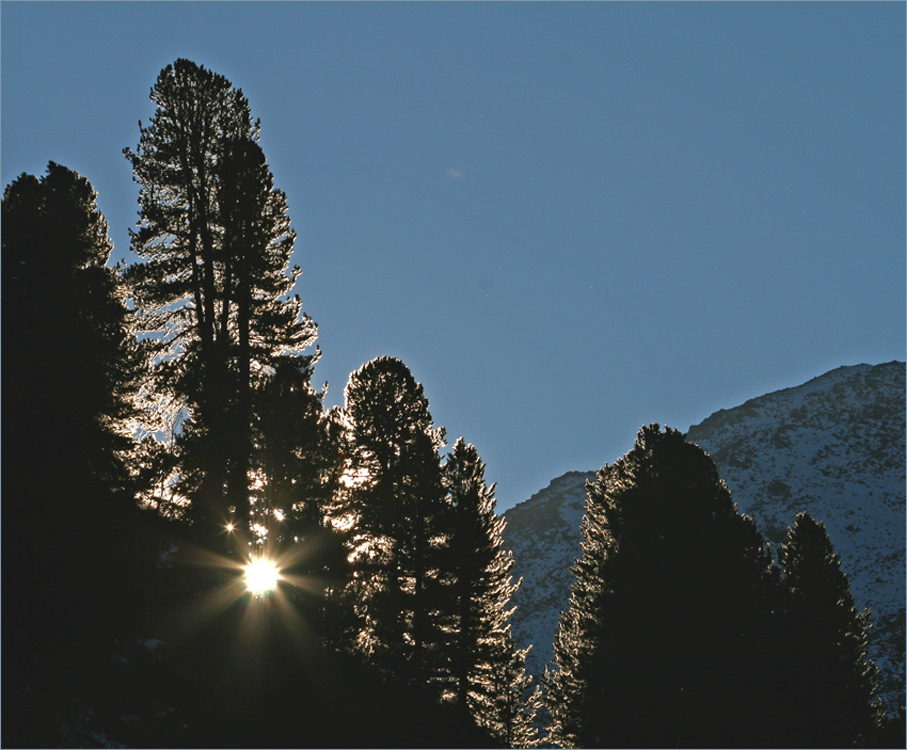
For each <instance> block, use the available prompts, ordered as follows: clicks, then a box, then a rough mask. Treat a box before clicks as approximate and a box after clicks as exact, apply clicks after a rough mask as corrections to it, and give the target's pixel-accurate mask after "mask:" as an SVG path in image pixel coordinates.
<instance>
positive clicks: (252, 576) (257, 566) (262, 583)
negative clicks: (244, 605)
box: [246, 557, 280, 596]
mask: <svg viewBox="0 0 907 750" xmlns="http://www.w3.org/2000/svg"><path fill="white" fill-rule="evenodd" d="M278 580H280V571H278V570H277V566H276V565H275V564H274V562H273V561H272V560H269V559H267V558H266V557H255V558H252V559H251V560H250V561H249V564H248V565H246V588H247V589H249V591H250V592H251V593H252V594H253V595H255V596H264V595H265V594H267V593H268V592H269V591H273V590H274V589H276V588H277V581H278Z"/></svg>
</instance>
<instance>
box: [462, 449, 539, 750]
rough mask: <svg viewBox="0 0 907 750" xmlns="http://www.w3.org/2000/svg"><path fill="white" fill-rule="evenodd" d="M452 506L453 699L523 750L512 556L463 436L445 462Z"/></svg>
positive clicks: (525, 700) (524, 692)
mask: <svg viewBox="0 0 907 750" xmlns="http://www.w3.org/2000/svg"><path fill="white" fill-rule="evenodd" d="M444 472H445V480H446V483H447V487H448V494H449V496H450V500H451V504H452V506H453V526H452V534H451V537H450V543H449V547H448V555H449V556H448V560H449V563H448V565H447V566H446V570H447V573H448V576H449V579H450V587H451V589H452V592H453V594H454V597H455V601H456V610H455V611H456V616H455V618H454V619H453V620H452V622H451V624H450V633H451V642H450V643H449V644H448V646H447V649H446V650H447V651H449V653H450V664H451V667H450V678H449V682H450V686H449V688H448V690H449V691H450V692H451V693H452V696H453V702H454V703H456V704H457V705H459V706H466V707H468V708H469V710H470V713H471V714H472V715H473V717H474V718H475V719H476V722H477V723H478V724H479V725H480V726H482V727H485V728H486V729H487V730H488V731H489V732H490V733H491V735H492V736H493V737H495V738H496V739H498V741H500V742H501V743H502V744H504V745H505V746H506V747H518V746H522V747H525V746H528V745H530V744H533V743H534V742H535V741H536V739H537V737H536V734H535V731H534V729H533V721H534V719H535V710H534V709H535V708H536V705H535V702H534V699H533V698H532V695H531V690H532V687H531V685H532V678H531V677H530V676H529V675H527V674H526V671H525V660H526V652H528V649H527V650H526V651H519V650H518V649H517V648H516V646H515V644H514V642H513V639H512V637H511V634H510V625H509V623H508V620H509V619H510V616H511V615H512V614H513V611H514V610H513V609H512V608H510V598H511V596H512V595H513V594H514V592H515V591H516V590H517V589H518V588H519V582H516V583H515V582H514V581H513V578H512V571H513V564H514V563H513V557H512V554H511V553H510V552H509V551H507V550H505V549H504V537H503V532H504V526H505V525H506V521H505V519H504V517H503V516H499V515H498V514H497V513H495V497H494V485H492V486H490V487H489V486H488V485H486V484H485V465H484V463H483V462H482V460H481V459H480V458H479V455H478V452H477V451H476V449H475V447H474V446H473V445H467V444H466V443H465V442H464V441H463V439H462V438H460V439H458V440H457V442H456V443H455V444H454V447H453V450H452V451H451V452H450V454H449V455H448V457H447V461H446V463H445V465H444Z"/></svg>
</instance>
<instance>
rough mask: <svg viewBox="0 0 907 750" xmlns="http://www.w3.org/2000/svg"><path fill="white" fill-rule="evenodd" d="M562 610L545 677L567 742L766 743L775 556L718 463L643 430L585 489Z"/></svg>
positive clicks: (554, 735)
mask: <svg viewBox="0 0 907 750" xmlns="http://www.w3.org/2000/svg"><path fill="white" fill-rule="evenodd" d="M587 491H588V500H587V504H586V515H585V517H584V519H583V522H582V536H583V542H582V548H583V556H582V557H581V558H580V559H579V560H577V562H576V565H575V568H574V572H575V575H576V581H575V583H574V586H573V588H572V590H571V594H570V606H569V609H568V610H567V611H566V612H564V613H563V615H562V618H561V621H560V624H559V627H558V632H557V636H556V641H555V644H554V654H555V664H556V667H555V669H554V671H553V672H551V673H548V674H547V675H546V677H545V683H546V699H547V707H548V709H549V711H550V713H551V717H552V727H551V736H550V739H551V740H552V741H553V742H555V743H556V744H559V745H562V746H566V747H605V746H612V747H692V746H696V747H716V746H717V747H746V746H760V747H761V746H764V745H763V744H762V743H763V741H764V735H763V733H762V731H761V730H762V726H761V724H762V718H761V717H760V714H759V712H758V711H756V710H754V707H755V706H764V705H766V703H767V702H768V703H770V702H771V697H770V696H771V685H770V683H769V682H768V675H767V674H766V673H765V666H764V665H765V660H766V659H767V655H768V654H769V653H770V649H769V644H768V642H767V641H766V633H767V632H768V628H769V626H770V620H771V603H770V602H771V598H770V597H771V591H772V589H773V576H772V566H771V560H770V557H769V555H768V552H767V548H766V546H765V545H764V543H763V541H762V539H761V537H760V535H759V534H758V532H757V531H756V529H755V526H754V525H753V523H752V521H750V520H749V519H748V518H745V517H743V516H740V515H738V513H737V511H736V508H735V506H734V504H733V502H732V501H731V496H730V493H729V492H728V490H727V487H726V486H725V485H724V483H723V482H722V481H721V480H720V478H719V477H718V473H717V471H716V469H715V466H714V464H713V463H712V460H711V459H710V458H709V457H708V455H706V454H705V453H704V452H703V451H702V450H701V449H700V448H698V447H697V446H695V445H692V444H689V443H686V442H685V440H684V438H683V435H682V434H680V433H679V432H677V431H675V430H671V429H668V430H666V431H661V429H660V428H659V427H658V425H650V426H647V427H644V428H642V429H641V430H640V432H639V434H638V436H637V440H636V444H635V446H634V447H633V449H632V450H631V451H630V452H629V453H627V454H626V455H625V456H623V457H622V458H621V459H619V460H618V461H617V462H615V463H614V464H611V465H607V466H605V467H604V468H602V469H601V470H600V471H599V472H598V474H597V476H596V479H595V481H594V482H591V483H590V484H589V485H588V489H587Z"/></svg>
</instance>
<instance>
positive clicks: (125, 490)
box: [2, 162, 142, 718]
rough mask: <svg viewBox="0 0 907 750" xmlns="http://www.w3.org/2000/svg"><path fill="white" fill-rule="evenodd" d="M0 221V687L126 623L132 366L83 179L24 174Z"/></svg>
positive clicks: (130, 611)
mask: <svg viewBox="0 0 907 750" xmlns="http://www.w3.org/2000/svg"><path fill="white" fill-rule="evenodd" d="M2 222H3V235H2V261H3V275H4V280H3V320H4V323H3V347H4V348H3V388H4V404H3V427H4V438H6V439H4V441H3V526H4V529H5V532H4V538H3V543H4V564H3V590H4V597H5V601H6V602H7V603H9V604H10V606H8V607H7V608H6V609H5V610H4V629H3V632H4V636H3V645H4V650H3V652H4V677H5V679H6V675H7V669H10V670H11V671H13V672H16V671H17V670H18V668H19V666H20V663H26V662H27V660H28V659H35V660H36V661H42V662H44V663H45V665H47V666H48V668H49V669H52V670H58V669H60V668H61V666H60V665H62V664H63V663H66V664H67V665H71V664H72V662H73V661H74V660H77V659H79V658H81V655H83V654H84V655H87V654H90V653H95V652H94V647H95V646H99V645H101V644H104V643H106V642H107V641H109V640H110V639H111V638H112V637H114V634H116V633H117V632H118V631H119V630H120V629H121V628H122V627H124V626H125V625H126V624H127V623H128V622H130V621H131V618H133V617H134V616H135V615H136V612H137V609H138V607H139V605H140V602H139V601H137V595H136V592H135V591H134V589H133V588H132V586H131V584H132V583H133V576H134V574H135V570H134V568H133V567H132V565H131V560H132V557H131V552H132V549H131V545H132V543H133V542H134V541H135V539H134V538H133V537H132V536H131V535H132V533H133V528H134V524H135V523H136V515H137V509H136V505H135V501H134V491H135V484H134V477H133V476H132V475H131V472H130V470H129V465H128V458H129V452H130V449H131V446H132V441H131V439H130V437H129V432H130V423H131V420H132V418H133V417H134V414H133V410H132V406H131V396H132V393H133V390H134V388H135V387H136V385H137V379H138V376H139V368H140V366H141V364H142V356H141V351H140V348H139V346H138V344H137V343H136V341H135V337H134V335H133V333H132V331H131V328H130V318H131V315H130V311H129V310H128V308H127V306H126V304H125V303H124V294H123V291H122V288H121V284H120V279H119V276H118V273H117V270H116V269H114V268H110V267H108V266H107V263H108V260H109V258H110V254H111V251H112V249H113V246H112V244H111V242H110V239H109V236H108V229H107V222H106V220H105V219H104V216H103V215H102V214H101V212H100V210H99V209H98V206H97V196H96V193H95V191H94V189H93V188H92V186H91V184H90V183H89V181H88V180H87V179H85V178H84V177H82V176H81V175H79V174H77V173H76V172H73V171H72V170H70V169H67V168H66V167H63V166H61V165H58V164H55V163H53V162H51V163H50V164H49V166H48V168H47V174H46V175H45V176H43V177H41V178H40V179H39V178H38V177H35V176H32V175H26V174H23V175H22V176H20V177H19V178H18V179H16V180H15V181H14V182H13V183H11V184H10V185H9V186H7V188H6V190H5V191H4V195H3V204H2ZM61 623H65V627H61V626H60V624H61ZM23 633H27V634H28V639H29V642H30V643H33V644H40V648H39V649H31V648H28V647H27V646H26V647H25V648H23V643H22V641H21V638H22V635H23ZM14 638H15V639H17V640H16V641H15V642H14V641H13V640H11V639H14ZM34 668H35V667H34V665H33V664H32V665H29V666H27V667H26V668H25V669H26V672H27V674H25V675H22V674H20V675H19V678H21V679H32V678H33V677H34V675H33V674H32V671H33V670H34ZM19 678H11V684H13V683H15V684H17V685H19V684H20V679H19ZM25 684H28V683H25ZM4 718H6V713H5V714H4Z"/></svg>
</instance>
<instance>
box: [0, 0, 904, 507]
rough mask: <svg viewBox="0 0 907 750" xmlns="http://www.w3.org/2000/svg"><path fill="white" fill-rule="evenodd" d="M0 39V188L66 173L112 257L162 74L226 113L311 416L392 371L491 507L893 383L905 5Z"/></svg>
mask: <svg viewBox="0 0 907 750" xmlns="http://www.w3.org/2000/svg"><path fill="white" fill-rule="evenodd" d="M0 29H2V44H0V56H2V59H0V76H2V80H0V92H2V109H0V117H2V119H0V123H2V141H0V147H2V154H0V171H2V175H0V176H2V181H3V185H4V186H6V185H7V184H9V183H10V182H11V181H12V180H13V179H15V178H16V177H17V176H18V175H19V174H21V173H22V172H29V173H32V174H42V173H43V172H44V171H45V169H46V166H47V162H48V161H50V160H53V161H56V162H59V163H61V164H63V165H65V166H67V167H70V168H71V169H74V170H76V171H78V172H80V173H81V174H83V175H85V176H86V177H87V178H88V179H89V180H90V181H91V182H92V184H93V185H94V187H95V189H96V190H97V191H98V193H99V205H100V207H101V210H102V211H103V212H104V214H105V215H106V217H107V219H108V221H109V223H110V230H111V236H112V239H113V241H114V243H115V246H116V249H115V252H114V257H115V259H116V258H122V257H128V247H129V240H128V229H129V227H131V226H133V225H134V224H135V220H136V216H137V196H138V186H137V185H135V184H134V183H133V182H132V174H131V169H130V166H129V164H128V163H127V162H126V160H125V159H124V158H123V156H122V149H123V148H124V147H126V146H131V147H133V148H134V147H135V146H136V144H137V142H138V137H139V130H138V121H139V120H142V121H144V122H147V121H148V118H149V117H150V115H151V114H152V113H153V111H154V110H153V107H152V104H151V102H150V101H149V99H148V93H149V91H150V89H151V86H152V85H153V84H154V81H155V79H156V78H157V75H158V73H159V72H160V70H161V69H162V68H163V67H164V66H165V65H167V64H168V63H171V62H173V61H174V60H175V59H176V58H178V57H186V58H189V59H191V60H194V61H195V62H197V63H200V64H203V65H205V66H206V67H208V68H210V69H213V70H214V71H216V72H218V73H222V74H223V75H225V76H226V77H227V78H228V79H230V80H231V81H232V83H233V84H234V85H236V86H238V87H240V88H242V90H243V92H244V93H245V94H246V95H247V96H248V98H249V100H250V103H251V106H252V112H253V115H254V116H256V117H260V118H261V122H262V146H263V148H264V151H265V154H266V156H267V157H268V161H269V163H270V165H271V169H272V171H273V172H274V175H275V180H276V184H277V186H278V187H279V188H281V189H282V190H283V191H284V192H285V193H286V194H287V196H288V202H289V207H290V215H291V218H292V220H293V224H294V226H295V228H296V229H297V231H298V233H299V238H298V241H297V245H296V252H295V257H294V262H296V263H298V264H299V265H300V266H301V267H302V269H303V276H302V278H301V280H300V282H299V286H298V291H299V293H300V294H301V296H302V299H303V302H304V309H305V310H306V311H307V312H308V313H309V314H310V315H311V316H312V317H313V318H314V320H315V321H316V322H317V323H318V325H319V330H320V335H319V343H320V345H321V348H322V350H323V352H324V356H323V357H322V359H321V361H320V363H319V364H318V366H317V367H316V370H315V381H316V382H317V383H318V384H320V383H322V382H324V381H328V382H329V384H330V390H329V395H328V399H327V401H328V404H329V405H333V404H337V403H341V402H342V397H343V387H344V385H345V383H346V381H347V378H348V376H349V373H350V372H351V371H353V370H355V369H356V368H358V367H359V366H360V365H362V364H363V363H365V362H366V361H368V360H370V359H372V358H373V357H376V356H381V355H390V356H396V357H400V358H401V359H402V360H403V361H404V362H406V363H407V364H408V365H409V366H410V368H411V369H412V370H413V373H414V374H415V376H416V378H417V379H418V380H419V381H420V382H422V383H423V384H424V386H425V390H426V394H427V396H428V398H429V400H430V404H431V411H432V414H433V416H434V419H435V422H436V424H439V425H444V426H445V427H446V428H447V431H448V441H449V442H450V443H453V441H454V440H455V439H456V438H457V437H458V436H460V435H462V436H464V437H465V438H466V440H467V441H469V442H472V443H474V444H475V445H476V448H477V449H478V451H479V453H480V454H481V455H482V457H483V458H484V460H485V461H486V464H487V469H486V478H487V479H488V480H489V481H492V482H497V483H498V490H497V496H498V507H499V509H506V508H508V507H510V506H512V505H513V504H515V503H517V502H519V501H522V500H525V499H526V498H528V497H529V496H530V495H531V494H532V493H533V492H535V491H537V490H539V489H540V488H542V487H543V486H545V485H546V484H547V483H548V482H549V481H550V480H551V479H553V478H554V477H556V476H558V475H559V474H561V473H563V472H564V471H567V470H570V469H575V470H589V469H595V468H598V467H599V466H601V465H602V464H603V463H606V462H612V461H614V460H615V459H616V458H618V457H619V456H620V455H621V454H623V453H624V452H626V451H627V450H629V449H630V447H632V444H633V439H634V436H635V434H636V431H637V429H638V428H639V427H640V426H641V425H642V424H646V423H650V422H659V423H662V424H668V425H671V426H673V427H677V428H679V429H682V430H686V429H687V428H689V427H690V425H692V424H696V423H698V422H700V421H702V420H703V419H704V418H706V417H707V416H709V415H710V414H711V413H713V412H714V411H716V410H718V409H721V408H730V407H733V406H736V405H738V404H740V403H742V402H744V401H745V400H747V399H749V398H753V397H756V396H760V395H762V394H764V393H766V392H769V391H772V390H777V389H778V388H783V387H788V386H794V385H799V384H800V383H802V382H805V381H806V380H808V379H810V378H812V377H815V376H817V375H820V374H822V373H823V372H826V371H827V370H830V369H833V368H835V367H838V366H841V365H849V364H858V363H861V362H866V363H871V364H876V363H880V362H886V361H891V360H893V359H898V360H904V359H905V340H907V331H905V276H907V269H905V255H907V251H905V247H907V238H905V205H907V196H905V111H907V105H905V89H907V83H905V62H907V61H905V4H904V3H901V2H890V3H875V2H868V3H838V2H833V3H821V2H820V3H736V2H734V3H702V4H700V3H610V2H608V3H577V4H574V3H526V4H524V3H406V4H397V3H353V4H346V3H296V2H279V3H265V2H262V3H241V2H237V3H214V2H210V3H208V2H206V3H180V2H167V3H156V2H152V3H131V2H130V3H119V2H101V3H81V2H79V3H45V2H40V3H38V2H3V3H2V7H0ZM22 314H23V315H27V314H28V311H22ZM9 323H10V321H7V324H9ZM7 395H9V394H7Z"/></svg>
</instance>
